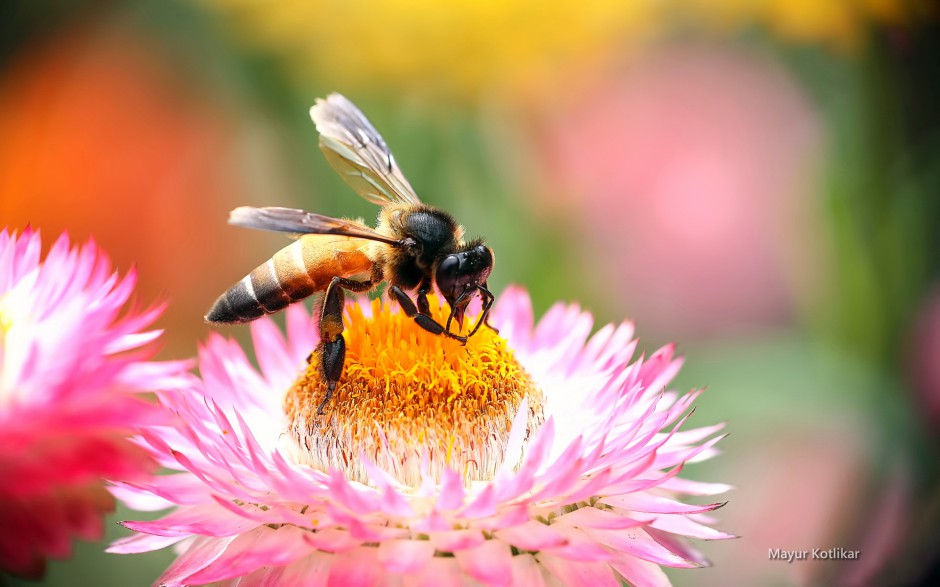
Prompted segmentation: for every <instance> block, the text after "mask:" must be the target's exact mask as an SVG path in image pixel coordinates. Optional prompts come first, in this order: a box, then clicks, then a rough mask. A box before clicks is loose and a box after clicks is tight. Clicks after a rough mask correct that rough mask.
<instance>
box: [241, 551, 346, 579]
mask: <svg viewBox="0 0 940 587" xmlns="http://www.w3.org/2000/svg"><path fill="white" fill-rule="evenodd" d="M335 558H336V556H335V555H332V554H326V553H323V552H314V553H313V554H311V555H310V556H308V557H305V558H302V559H300V560H299V561H297V562H295V563H294V564H292V565H288V566H286V567H284V568H283V570H282V571H281V572H280V573H279V574H276V575H274V576H272V577H271V578H270V579H268V581H269V583H268V585H271V587H325V586H326V582H327V580H328V578H329V575H330V567H331V566H332V565H333V561H334V559H335ZM258 587H261V586H260V585H259V586H258ZM265 587H267V585H265Z"/></svg>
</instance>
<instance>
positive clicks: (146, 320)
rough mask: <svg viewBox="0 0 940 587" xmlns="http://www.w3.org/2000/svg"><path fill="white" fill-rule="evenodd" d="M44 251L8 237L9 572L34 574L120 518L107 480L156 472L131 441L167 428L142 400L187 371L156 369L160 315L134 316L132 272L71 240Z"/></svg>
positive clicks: (4, 354) (2, 428)
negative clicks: (116, 269)
mask: <svg viewBox="0 0 940 587" xmlns="http://www.w3.org/2000/svg"><path fill="white" fill-rule="evenodd" d="M40 249H41V241H40V235H39V232H38V231H33V230H31V229H26V231H25V232H24V233H23V234H22V235H17V234H16V233H15V232H14V233H10V232H8V231H7V230H5V229H4V230H3V231H0V447H3V450H2V451H0V570H3V571H7V572H11V573H14V574H19V575H25V576H30V577H38V576H40V575H41V574H42V572H43V569H44V566H45V560H46V558H47V557H54V558H63V557H67V556H69V555H70V554H71V549H72V547H71V542H70V540H71V537H72V536H78V537H80V538H83V539H86V540H94V539H99V538H101V536H102V533H103V526H102V515H103V514H104V513H106V512H109V511H112V510H113V509H114V499H113V498H112V497H111V495H110V494H109V493H108V492H107V490H106V489H105V487H104V484H103V482H102V477H107V478H120V479H127V478H132V479H133V478H138V477H141V476H143V475H145V474H146V473H147V472H148V471H149V470H151V469H152V468H153V466H154V465H153V461H152V459H151V458H150V457H149V455H148V454H147V453H146V452H145V451H144V450H142V449H141V448H140V447H138V446H136V445H134V444H132V442H131V441H130V439H129V438H128V435H129V434H130V433H131V432H132V431H133V426H134V425H136V424H144V423H148V424H153V423H156V422H158V421H160V420H161V419H162V417H161V414H162V411H160V410H159V406H157V405H156V404H154V403H152V402H148V401H145V400H144V399H143V398H141V397H140V395H139V393H140V392H141V391H146V390H152V389H154V388H156V387H160V386H164V385H169V384H178V383H179V382H180V381H181V380H182V379H181V374H182V373H183V372H184V370H185V365H182V364H180V363H157V362H152V361H148V360H147V359H148V358H149V356H150V355H152V354H153V350H152V346H151V345H150V343H151V342H152V341H153V340H154V339H156V338H157V337H158V336H159V334H160V332H159V331H154V330H151V331H143V329H144V328H147V327H148V326H149V325H150V324H151V323H152V322H153V321H154V319H155V318H156V317H157V315H158V314H159V313H160V308H153V309H150V310H146V311H143V312H139V311H136V310H135V309H133V308H130V309H125V303H126V302H127V300H128V297H129V296H130V295H131V292H132V291H133V289H134V283H135V280H136V279H135V275H134V273H133V272H130V273H128V274H127V275H126V276H124V277H123V278H121V277H119V276H118V274H117V273H113V272H112V270H111V266H110V263H109V261H108V260H107V258H106V257H104V255H103V254H102V253H101V252H100V251H99V250H98V248H97V247H96V246H95V244H94V243H88V244H86V245H84V246H83V247H81V248H74V249H73V248H70V247H69V240H68V238H67V237H66V236H65V235H63V236H61V237H60V238H59V239H58V240H57V241H56V242H55V244H54V245H52V249H51V250H50V251H49V253H48V255H47V256H46V258H45V260H44V261H40ZM119 314H121V315H120V316H119Z"/></svg>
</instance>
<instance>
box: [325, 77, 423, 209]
mask: <svg viewBox="0 0 940 587" xmlns="http://www.w3.org/2000/svg"><path fill="white" fill-rule="evenodd" d="M310 118H312V119H313V122H314V124H316V125H317V131H319V133H320V149H321V150H322V151H323V154H324V155H325V156H326V160H327V161H329V163H330V166H332V167H333V169H335V170H336V172H337V173H339V174H340V176H341V177H342V178H343V180H344V181H345V182H346V183H347V184H349V186H350V187H352V189H354V190H356V193H358V194H359V195H360V196H362V197H363V198H365V199H367V200H369V201H370V202H372V203H373V204H378V205H379V206H385V205H387V204H419V203H420V202H421V200H420V199H419V198H418V196H417V194H415V191H414V189H413V188H412V187H411V184H409V183H408V180H407V179H405V176H404V175H403V174H402V172H401V170H400V169H399V168H398V165H396V164H395V158H394V157H393V156H392V152H391V151H389V150H388V146H386V144H385V141H384V140H383V139H382V135H380V134H379V132H378V131H377V130H375V127H374V126H372V123H371V122H369V119H367V118H366V117H365V115H364V114H363V113H362V112H361V111H360V110H359V109H358V108H356V106H355V104H353V103H352V102H350V101H349V100H348V99H346V98H345V97H344V96H342V95H340V94H330V95H329V96H327V97H326V99H325V100H323V99H320V100H317V103H316V104H315V105H314V106H313V108H311V109H310Z"/></svg>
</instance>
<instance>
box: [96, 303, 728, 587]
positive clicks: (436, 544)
mask: <svg viewBox="0 0 940 587" xmlns="http://www.w3.org/2000/svg"><path fill="white" fill-rule="evenodd" d="M431 306H432V308H431V309H432V312H433V313H435V314H436V315H437V316H440V313H441V310H440V306H439V305H438V303H437V302H432V304H431ZM347 310H348V316H347V319H346V334H345V336H346V338H347V347H348V352H347V356H346V365H345V371H344V374H343V378H342V379H341V383H340V386H339V387H337V393H336V396H335V397H334V398H333V400H331V403H330V404H329V405H328V406H327V409H326V415H325V416H317V415H316V407H317V405H318V404H319V400H320V398H321V397H322V392H323V390H322V382H321V381H319V374H318V372H317V369H315V368H307V369H306V371H305V372H304V370H303V367H304V366H305V365H306V359H307V356H308V354H309V353H310V351H311V350H312V349H313V348H314V347H315V346H316V342H317V341H316V334H315V332H316V328H315V325H314V324H312V320H311V318H310V316H309V314H307V313H306V311H305V310H304V309H303V308H302V307H301V306H300V305H294V306H291V307H290V308H289V309H288V310H287V328H286V337H285V336H284V335H283V334H282V333H281V332H280V331H279V330H278V329H277V327H276V326H275V325H274V322H273V321H271V320H269V319H266V318H264V319H261V320H259V321H257V322H254V323H253V324H252V326H251V333H252V337H253V341H254V350H255V353H256V355H257V358H258V362H259V364H260V367H261V368H260V370H258V369H255V368H254V367H252V365H251V364H250V363H249V361H248V359H247V358H246V356H245V354H244V353H243V352H242V350H241V348H240V347H239V346H238V345H237V344H236V343H234V342H233V341H229V340H225V339H223V338H222V337H220V336H218V335H213V336H211V337H210V339H209V341H208V342H207V343H206V345H205V346H204V348H202V349H201V351H200V356H199V366H200V372H201V374H202V380H201V382H200V383H199V384H198V385H197V387H195V388H194V389H191V390H188V391H179V390H177V391H169V392H165V393H161V394H160V397H161V401H162V402H163V404H164V405H165V406H166V407H167V408H168V409H170V410H172V411H174V412H176V413H178V414H179V416H180V418H179V420H178V422H177V425H175V426H172V427H164V426H151V427H148V428H146V429H145V430H144V432H143V436H142V439H143V441H144V443H145V445H146V446H148V447H149V450H150V451H151V453H152V454H153V455H154V456H155V457H156V458H158V459H159V460H160V462H161V464H163V465H164V466H165V467H167V468H170V469H173V470H176V471H178V473H176V474H172V475H163V476H158V477H155V478H153V479H151V480H150V481H148V482H144V483H141V482H130V483H124V484H122V485H120V486H118V487H115V489H114V490H115V492H116V493H117V494H118V495H119V497H121V498H122V499H124V500H126V501H127V502H128V503H129V504H130V505H132V506H135V507H138V508H140V509H159V508H163V507H167V506H176V507H175V509H174V510H173V511H172V512H171V513H169V514H167V515H166V516H164V517H163V518H161V519H158V520H156V521H149V522H125V526H127V527H128V528H130V529H132V530H135V531H136V532H137V533H136V534H134V535H132V536H129V537H127V538H124V539H121V540H119V541H118V542H117V543H115V544H114V545H113V546H112V547H111V549H110V550H111V551H112V552H119V553H136V552H144V551H151V550H156V549H159V548H163V547H166V546H169V545H172V544H176V548H177V550H178V552H179V553H180V554H179V557H178V558H177V560H176V562H175V563H174V564H173V565H171V567H170V568H169V569H167V571H166V572H165V573H164V574H163V576H161V577H160V578H159V579H158V581H157V582H158V583H160V584H164V585H201V584H205V583H213V582H222V583H223V584H228V585H234V584H238V585H241V586H244V585H286V586H290V585H442V586H449V585H461V584H469V583H473V584H477V583H479V584H484V585H539V584H549V585H559V584H565V585H590V586H597V585H600V586H603V585H611V586H619V585H620V584H621V583H620V581H621V579H626V580H627V581H629V582H630V583H631V584H634V585H640V586H645V585H666V584H668V583H669V581H668V579H667V578H666V576H665V574H664V572H663V570H662V568H661V567H662V566H670V567H681V568H690V567H699V566H703V565H705V564H707V561H705V560H704V558H703V557H702V556H701V555H700V554H699V553H698V552H696V550H695V549H694V548H693V547H692V546H690V545H689V543H688V542H687V541H686V538H687V537H694V538H700V539H721V538H728V537H730V536H729V535H728V534H725V533H722V532H719V531H717V530H715V529H713V528H711V527H710V524H711V523H712V522H713V520H712V518H711V517H710V516H708V514H707V512H710V511H711V510H714V509H716V508H718V507H720V506H721V505H723V504H721V503H707V504H704V505H690V504H687V503H684V502H683V501H680V499H679V498H680V497H681V496H683V495H695V496H702V495H713V494H718V493H722V492H724V491H726V490H728V489H729V487H728V486H727V485H723V484H712V483H703V482H697V481H689V480H686V479H682V478H680V477H679V476H678V475H679V473H680V471H681V470H682V467H683V464H684V463H687V462H693V461H699V460H703V459H705V458H708V457H710V456H712V455H713V454H714V453H715V449H714V448H713V446H714V445H715V443H716V442H717V441H718V440H719V439H720V438H721V437H720V436H716V433H717V432H718V431H719V430H720V429H721V427H722V426H721V425H717V426H708V427H704V428H697V429H692V430H685V431H679V428H680V427H681V425H682V424H683V423H684V422H685V421H686V419H687V418H688V417H689V415H690V414H689V413H688V409H689V407H690V406H691V404H692V401H693V400H694V399H695V397H696V396H697V394H698V392H692V393H689V394H686V395H680V394H677V393H675V392H672V391H666V390H665V386H666V384H667V383H668V382H669V380H670V379H671V378H672V377H673V375H674V374H675V373H676V371H677V370H678V369H679V365H680V360H678V359H676V358H674V356H673V348H672V347H671V346H670V347H665V348H663V349H661V350H659V351H658V352H656V353H654V354H653V355H652V356H651V357H649V358H647V359H645V360H644V359H640V360H636V361H633V362H631V357H632V355H633V353H634V349H635V346H636V343H635V341H632V340H631V339H632V336H633V328H632V326H631V325H630V324H621V325H620V326H613V325H609V326H605V327H604V328H602V329H601V330H600V331H599V332H597V333H596V334H595V335H594V336H593V337H590V339H589V334H590V331H591V328H592V319H591V317H590V315H588V314H586V313H584V312H582V311H581V310H580V309H578V308H577V307H576V306H566V305H561V304H559V305H556V306H555V307H554V308H552V309H551V310H550V311H549V312H548V314H547V315H546V316H545V317H544V318H543V319H542V320H541V322H540V323H539V324H538V325H537V326H535V327H534V328H533V320H532V308H531V305H530V302H529V298H528V296H527V294H525V293H524V292H522V291H520V290H518V289H510V290H509V291H507V292H505V293H504V294H503V295H502V296H501V297H500V299H499V302H498V304H497V306H496V308H495V310H494V313H493V323H494V324H495V325H496V326H497V327H498V328H499V334H498V335H497V334H496V333H495V332H494V331H493V330H490V329H488V328H482V329H481V330H480V331H479V332H478V333H477V335H476V336H474V337H472V338H471V339H470V342H469V343H468V345H467V346H466V347H461V346H460V345H459V344H458V343H457V342H455V341H452V340H449V339H444V338H443V337H439V336H433V335H430V334H428V333H426V332H424V331H423V330H421V329H419V328H418V327H417V326H415V325H414V322H413V321H412V320H411V319H408V318H406V317H405V316H404V315H403V314H401V313H398V312H394V311H391V310H389V309H388V308H387V307H384V308H383V307H382V306H381V305H380V304H379V302H377V301H376V302H373V303H372V305H371V306H369V305H357V304H352V305H350V306H348V308H347ZM469 326H472V324H471V325H469ZM298 372H301V373H302V374H301V376H300V379H297V374H298Z"/></svg>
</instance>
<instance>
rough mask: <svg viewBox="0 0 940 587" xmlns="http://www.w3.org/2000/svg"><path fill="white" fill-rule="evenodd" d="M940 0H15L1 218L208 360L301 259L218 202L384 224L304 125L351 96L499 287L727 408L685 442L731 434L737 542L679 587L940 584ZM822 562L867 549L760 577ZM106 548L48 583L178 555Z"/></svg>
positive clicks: (170, 339)
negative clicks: (572, 311)
mask: <svg viewBox="0 0 940 587" xmlns="http://www.w3.org/2000/svg"><path fill="white" fill-rule="evenodd" d="M930 4H931V3H929V2H926V1H924V2H913V1H911V2H905V1H901V0H831V1H824V2H815V1H812V0H635V1H632V2H624V1H623V0H599V1H594V0H587V1H586V0H578V1H574V0H560V1H557V2H549V3H545V2H536V1H534V0H521V1H518V2H513V3H508V2H497V1H494V0H482V1H477V2H469V1H468V2H464V1H458V2H452V3H446V2H443V3H442V2H431V1H430V0H410V1H408V2H378V1H368V0H355V1H339V0H323V1H314V2H302V1H300V0H279V1H278V2H263V1H259V0H124V1H122V0H97V1H79V0H35V1H27V0H13V1H10V0H8V1H7V2H5V3H4V6H3V8H2V14H3V18H2V19H0V225H4V226H8V227H12V228H14V229H17V228H22V227H24V226H25V225H26V224H27V223H29V224H31V225H32V226H34V227H37V228H40V229H41V231H42V232H43V233H44V235H46V238H47V242H51V239H52V238H53V237H54V236H55V235H57V234H58V233H59V232H61V231H63V230H67V231H68V232H69V233H70V234H71V235H72V236H73V237H74V238H76V239H78V240H85V239H88V238H94V239H95V240H96V241H97V242H99V243H100V244H101V245H102V246H103V247H104V249H105V250H107V251H109V252H110V254H111V255H112V257H113V260H114V261H115V263H116V264H117V265H118V266H119V267H121V268H122V269H123V270H126V269H129V268H130V267H133V266H136V267H137V268H138V269H139V273H140V287H139V289H138V291H139V298H140V301H141V302H142V303H150V302H152V301H154V300H161V299H165V300H169V302H170V305H169V309H168V310H167V312H166V314H165V316H164V317H163V319H162V320H161V326H162V327H163V328H165V329H166V335H165V337H164V339H163V340H164V347H163V350H162V351H161V353H162V356H163V357H165V358H171V357H184V356H191V355H193V354H194V353H195V351H196V345H197V343H198V341H199V340H201V339H203V338H204V337H205V336H206V334H207V332H208V329H207V328H206V327H205V326H204V325H203V323H202V316H203V314H204V313H205V311H206V309H207V308H208V307H209V306H210V304H211V303H212V301H213V300H214V299H215V297H216V296H217V295H218V294H219V293H221V292H222V291H224V290H225V289H226V288H227V287H228V286H229V285H231V284H232V283H234V282H235V281H236V280H238V279H240V278H241V277H242V276H243V275H244V274H245V273H247V272H248V271H249V270H250V269H251V268H253V267H254V266H256V265H257V264H259V263H261V262H263V261H265V260H266V259H267V258H268V257H269V256H270V255H271V254H272V253H273V252H274V251H275V250H277V249H278V248H279V247H280V246H282V245H284V244H285V243H286V241H284V239H283V238H282V237H280V236H278V235H272V234H265V233H261V232H255V231H247V230H243V229H238V228H233V227H229V226H227V225H226V223H225V220H226V217H227V213H228V210H230V209H231V208H233V207H235V206H238V205H254V206H265V205H280V206H292V207H303V208H306V209H310V210H314V211H317V212H321V213H325V214H330V215H335V216H352V217H355V216H361V217H363V218H365V219H366V220H368V221H371V220H372V219H373V218H374V216H375V214H376V211H377V210H376V208H375V207H374V206H372V205H371V204H369V203H367V202H365V201H364V200H361V199H359V198H357V197H356V196H355V195H354V194H353V192H352V191H351V190H349V189H348V188H347V187H346V186H345V185H344V184H343V183H342V182H341V180H339V179H338V178H337V177H336V176H335V174H334V173H333V172H332V171H331V170H330V169H329V167H328V166H327V164H326V163H325V161H324V159H323V157H322V156H321V155H320V153H319V149H318V147H317V136H316V133H315V131H314V128H313V125H312V124H311V122H310V120H309V118H308V114H307V110H308V108H309V106H310V105H311V104H312V103H313V101H314V99H315V98H317V97H322V96H324V95H326V94H327V93H329V92H331V91H339V92H342V93H344V94H346V95H347V96H348V97H350V98H351V99H352V100H353V101H354V102H356V103H357V104H358V105H359V106H360V107H361V108H362V109H363V110H364V111H365V112H366V113H367V114H368V115H369V117H370V118H371V119H372V120H373V122H374V123H375V125H376V126H377V128H378V129H379V130H380V131H381V132H382V133H383V135H384V136H385V138H386V141H387V142H388V143H389V145H390V147H391V148H392V149H393V151H394V152H395V154H396V157H397V159H398V162H399V164H400V165H401V167H402V169H403V170H404V172H405V174H406V175H407V176H408V178H409V179H410V181H411V183H412V184H413V185H414V187H415V189H416V190H417V192H418V193H419V194H420V195H421V196H422V198H423V199H425V200H426V201H427V202H429V203H431V204H434V205H438V206H441V207H444V208H446V209H448V210H449V211H451V212H452V213H453V214H454V215H455V216H456V217H457V218H458V219H459V220H460V221H461V222H462V223H463V224H464V226H465V227H466V228H467V230H468V233H469V234H470V235H485V236H486V238H487V240H488V242H489V243H490V244H491V246H492V247H493V248H494V249H495V251H496V252H497V258H498V262H497V266H496V270H495V273H494V275H493V277H492V278H491V280H490V283H491V285H492V286H493V287H494V290H495V291H496V292H497V295H498V292H499V291H500V290H502V289H503V288H505V287H506V285H508V284H510V283H518V284H522V285H523V286H525V287H526V288H527V289H528V290H529V291H530V292H531V294H532V296H533V300H534V304H535V307H536V311H537V312H538V313H542V312H544V310H545V309H547V308H548V307H549V306H550V305H551V304H552V303H554V302H555V301H557V300H565V301H577V302H579V303H581V304H582V305H583V306H584V307H586V308H589V309H590V310H591V311H592V312H593V313H594V314H595V316H596V318H597V321H598V322H599V323H606V322H610V321H619V320H622V319H623V318H624V317H629V318H630V319H632V320H634V321H635V322H636V325H637V329H638V333H639V335H640V336H641V343H642V346H643V347H644V348H646V349H648V350H649V349H653V348H656V347H657V346H658V345H660V344H662V343H665V342H667V341H676V342H678V343H679V345H680V349H681V350H682V352H683V354H684V355H685V356H686V358H687V361H686V365H685V367H684V369H683V372H682V373H681V375H680V378H679V381H678V382H677V387H679V388H681V389H689V388H693V387H700V386H707V387H708V390H707V392H706V393H705V394H704V395H703V396H702V398H701V399H700V401H699V402H698V405H699V408H698V411H697V412H696V413H695V415H694V417H693V422H692V423H693V424H695V423H697V424H701V425H704V424H710V423H713V422H715V421H727V422H728V423H729V427H728V429H729V430H730V431H731V432H732V435H731V436H730V437H729V438H728V439H727V440H725V441H723V442H722V445H721V446H722V447H723V450H724V454H723V455H722V456H720V457H719V458H717V459H715V460H714V461H711V462H707V463H703V464H700V465H694V466H691V467H689V468H688V469H687V470H686V471H687V473H688V474H689V476H690V477H693V478H697V479H702V480H713V481H722V482H729V483H732V484H734V485H735V486H736V490H735V491H733V492H732V493H731V494H730V495H728V496H727V498H728V499H730V504H729V505H728V506H727V507H725V508H724V509H722V510H720V512H719V518H720V519H721V524H720V527H721V528H722V529H724V530H727V531H730V532H733V533H736V534H740V535H741V537H740V538H739V539H737V540H735V541H731V542H719V543H705V544H702V545H701V548H702V549H703V550H704V551H705V553H706V554H707V555H708V556H709V557H710V558H711V559H712V560H713V562H714V567H713V568H710V569H704V570H696V571H677V572H670V576H671V577H672V579H673V580H674V582H675V583H676V584H677V585H679V586H684V585H716V586H717V585H770V586H777V585H780V586H786V585H837V586H861V585H931V584H940V475H938V473H940V471H938V469H940V467H938V463H940V459H938V454H940V428H938V427H940V246H938V245H940V235H938V232H937V228H938V220H940V216H938V215H940V134H938V132H940V107H938V106H940V37H938V36H937V33H940V27H938V20H937V18H938V14H937V10H936V9H932V8H931V6H930ZM229 334H232V335H235V336H239V337H244V329H232V330H231V331H230V332H229ZM141 517H142V514H138V513H135V512H128V511H126V510H119V511H118V512H116V514H115V515H114V518H113V519H114V520H115V522H116V521H117V520H120V519H140V518H141ZM112 528H113V530H112V532H111V536H110V537H111V538H113V537H116V536H119V535H121V534H123V530H122V529H121V528H120V527H119V526H117V524H112ZM0 531H2V529H0ZM832 547H842V548H845V549H848V550H856V549H857V550H861V551H862V552H861V557H860V559H859V560H857V561H842V562H829V561H802V562H795V563H793V564H787V563H785V562H783V561H773V560H768V551H769V550H770V549H777V548H779V549H782V550H811V549H813V548H821V549H828V548H832ZM102 549H103V545H102V544H83V545H80V547H79V549H78V551H77V555H76V556H75V557H74V558H73V559H72V560H70V561H65V562H58V563H54V564H52V565H51V567H50V569H49V573H48V575H47V578H46V579H45V580H44V582H43V584H47V585H115V586H117V585H121V586H136V585H149V584H150V583H152V581H153V580H154V579H155V578H156V577H157V576H158V575H159V573H160V572H161V571H162V570H163V569H164V568H165V567H166V565H167V564H168V562H169V560H171V559H172V556H173V555H172V553H171V552H159V553H154V554H151V555H133V556H120V555H106V554H103V553H102V552H101V551H102ZM7 581H8V582H11V583H12V584H13V585H21V584H25V583H21V582H18V581H16V580H10V579H7ZM2 582H3V579H2V578H0V583H2Z"/></svg>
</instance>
